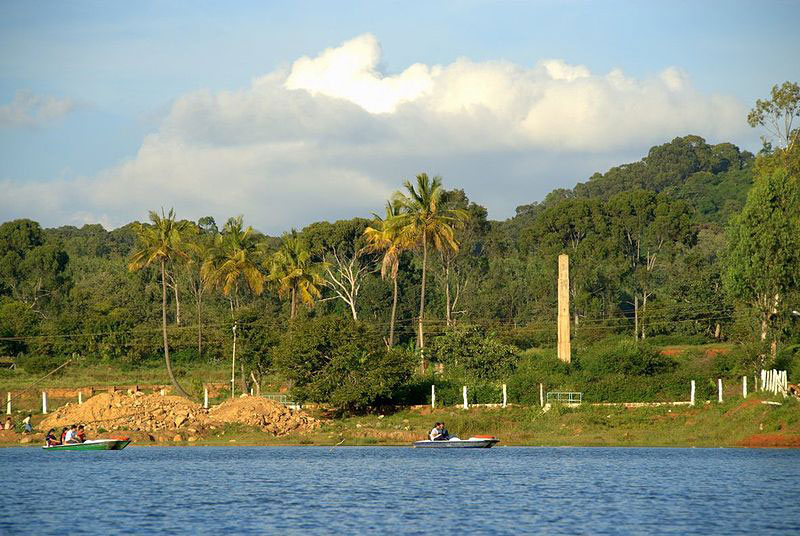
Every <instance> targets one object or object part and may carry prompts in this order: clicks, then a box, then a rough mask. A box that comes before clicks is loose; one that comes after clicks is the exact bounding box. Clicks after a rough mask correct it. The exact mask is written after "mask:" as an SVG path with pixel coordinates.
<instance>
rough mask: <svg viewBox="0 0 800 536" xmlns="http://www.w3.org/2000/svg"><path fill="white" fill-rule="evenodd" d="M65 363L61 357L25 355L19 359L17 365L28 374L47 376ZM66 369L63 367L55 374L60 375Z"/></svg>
mask: <svg viewBox="0 0 800 536" xmlns="http://www.w3.org/2000/svg"><path fill="white" fill-rule="evenodd" d="M65 361H66V359H65V358H63V357H55V356H48V355H26V356H21V357H20V358H19V365H20V366H21V367H22V368H23V369H25V372H27V373H28V374H48V373H50V372H52V371H53V370H55V369H57V368H58V367H60V366H61V365H63V364H64V362H65ZM66 368H67V367H63V368H61V369H60V370H58V372H56V373H55V374H56V375H58V374H62V373H63V372H64V370H65V369H66Z"/></svg>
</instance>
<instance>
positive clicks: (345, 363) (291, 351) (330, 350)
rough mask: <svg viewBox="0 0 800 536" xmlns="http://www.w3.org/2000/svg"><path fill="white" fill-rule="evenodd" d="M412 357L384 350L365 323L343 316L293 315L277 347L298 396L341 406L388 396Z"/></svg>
mask: <svg viewBox="0 0 800 536" xmlns="http://www.w3.org/2000/svg"><path fill="white" fill-rule="evenodd" d="M414 361H415V360H414V358H413V355H412V354H409V353H408V352H405V351H402V350H397V349H394V350H391V351H387V350H386V348H385V346H384V345H383V343H382V341H381V339H380V336H379V335H378V334H377V333H376V332H375V330H374V329H373V328H371V327H370V326H368V325H367V324H365V323H362V322H357V321H353V320H350V319H348V318H345V317H343V316H322V317H316V318H300V319H297V320H296V321H294V322H292V324H291V325H290V327H289V331H288V333H287V334H286V336H285V337H284V338H283V340H282V341H281V343H280V345H279V346H278V348H277V351H276V364H277V366H278V368H279V369H280V370H281V371H282V372H283V373H284V374H285V376H286V377H287V378H288V379H289V380H290V381H291V382H292V384H293V387H292V394H293V396H294V397H295V398H296V399H297V400H300V401H308V402H317V403H325V404H331V405H333V406H335V407H337V408H339V409H341V410H345V411H360V410H363V409H365V408H366V407H368V406H370V405H374V404H379V403H381V402H382V401H388V400H390V399H391V396H392V393H393V392H394V390H395V389H397V388H398V387H399V386H400V385H402V384H403V383H404V382H406V381H407V380H408V378H409V377H410V376H411V372H412V369H413V365H414Z"/></svg>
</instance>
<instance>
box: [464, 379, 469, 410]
mask: <svg viewBox="0 0 800 536" xmlns="http://www.w3.org/2000/svg"><path fill="white" fill-rule="evenodd" d="M464 409H469V405H468V404H467V386H466V385H465V386H464Z"/></svg>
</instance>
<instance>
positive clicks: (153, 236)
mask: <svg viewBox="0 0 800 536" xmlns="http://www.w3.org/2000/svg"><path fill="white" fill-rule="evenodd" d="M150 222H151V224H150V225H142V224H138V223H137V225H136V237H137V239H138V243H137V248H136V249H135V250H134V252H133V253H132V255H131V259H130V263H129V264H128V269H129V270H130V271H132V272H133V271H138V270H141V269H143V268H147V267H148V266H150V265H152V264H158V265H159V266H160V268H161V332H162V334H163V336H164V361H165V362H166V364H167V374H168V375H169V379H170V381H171V382H172V385H173V386H174V387H175V389H176V390H177V391H178V392H179V393H180V394H182V395H183V396H187V397H188V396H189V395H188V393H187V392H186V391H184V389H183V387H181V386H180V384H179V383H178V380H176V379H175V374H173V372H172V364H171V363H170V360H169V341H168V340H167V277H166V272H167V263H168V262H170V261H174V260H177V259H182V258H185V257H186V254H185V253H184V252H183V251H182V247H181V246H182V244H181V233H182V232H183V231H185V229H186V226H187V223H186V222H183V221H181V222H179V221H176V220H175V212H174V211H173V210H172V209H170V210H169V214H166V215H165V214H164V209H163V208H162V209H161V215H160V216H159V215H158V213H157V212H155V211H153V210H151V211H150Z"/></svg>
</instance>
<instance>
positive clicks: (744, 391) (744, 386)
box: [742, 376, 747, 398]
mask: <svg viewBox="0 0 800 536" xmlns="http://www.w3.org/2000/svg"><path fill="white" fill-rule="evenodd" d="M742 398H747V376H742Z"/></svg>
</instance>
